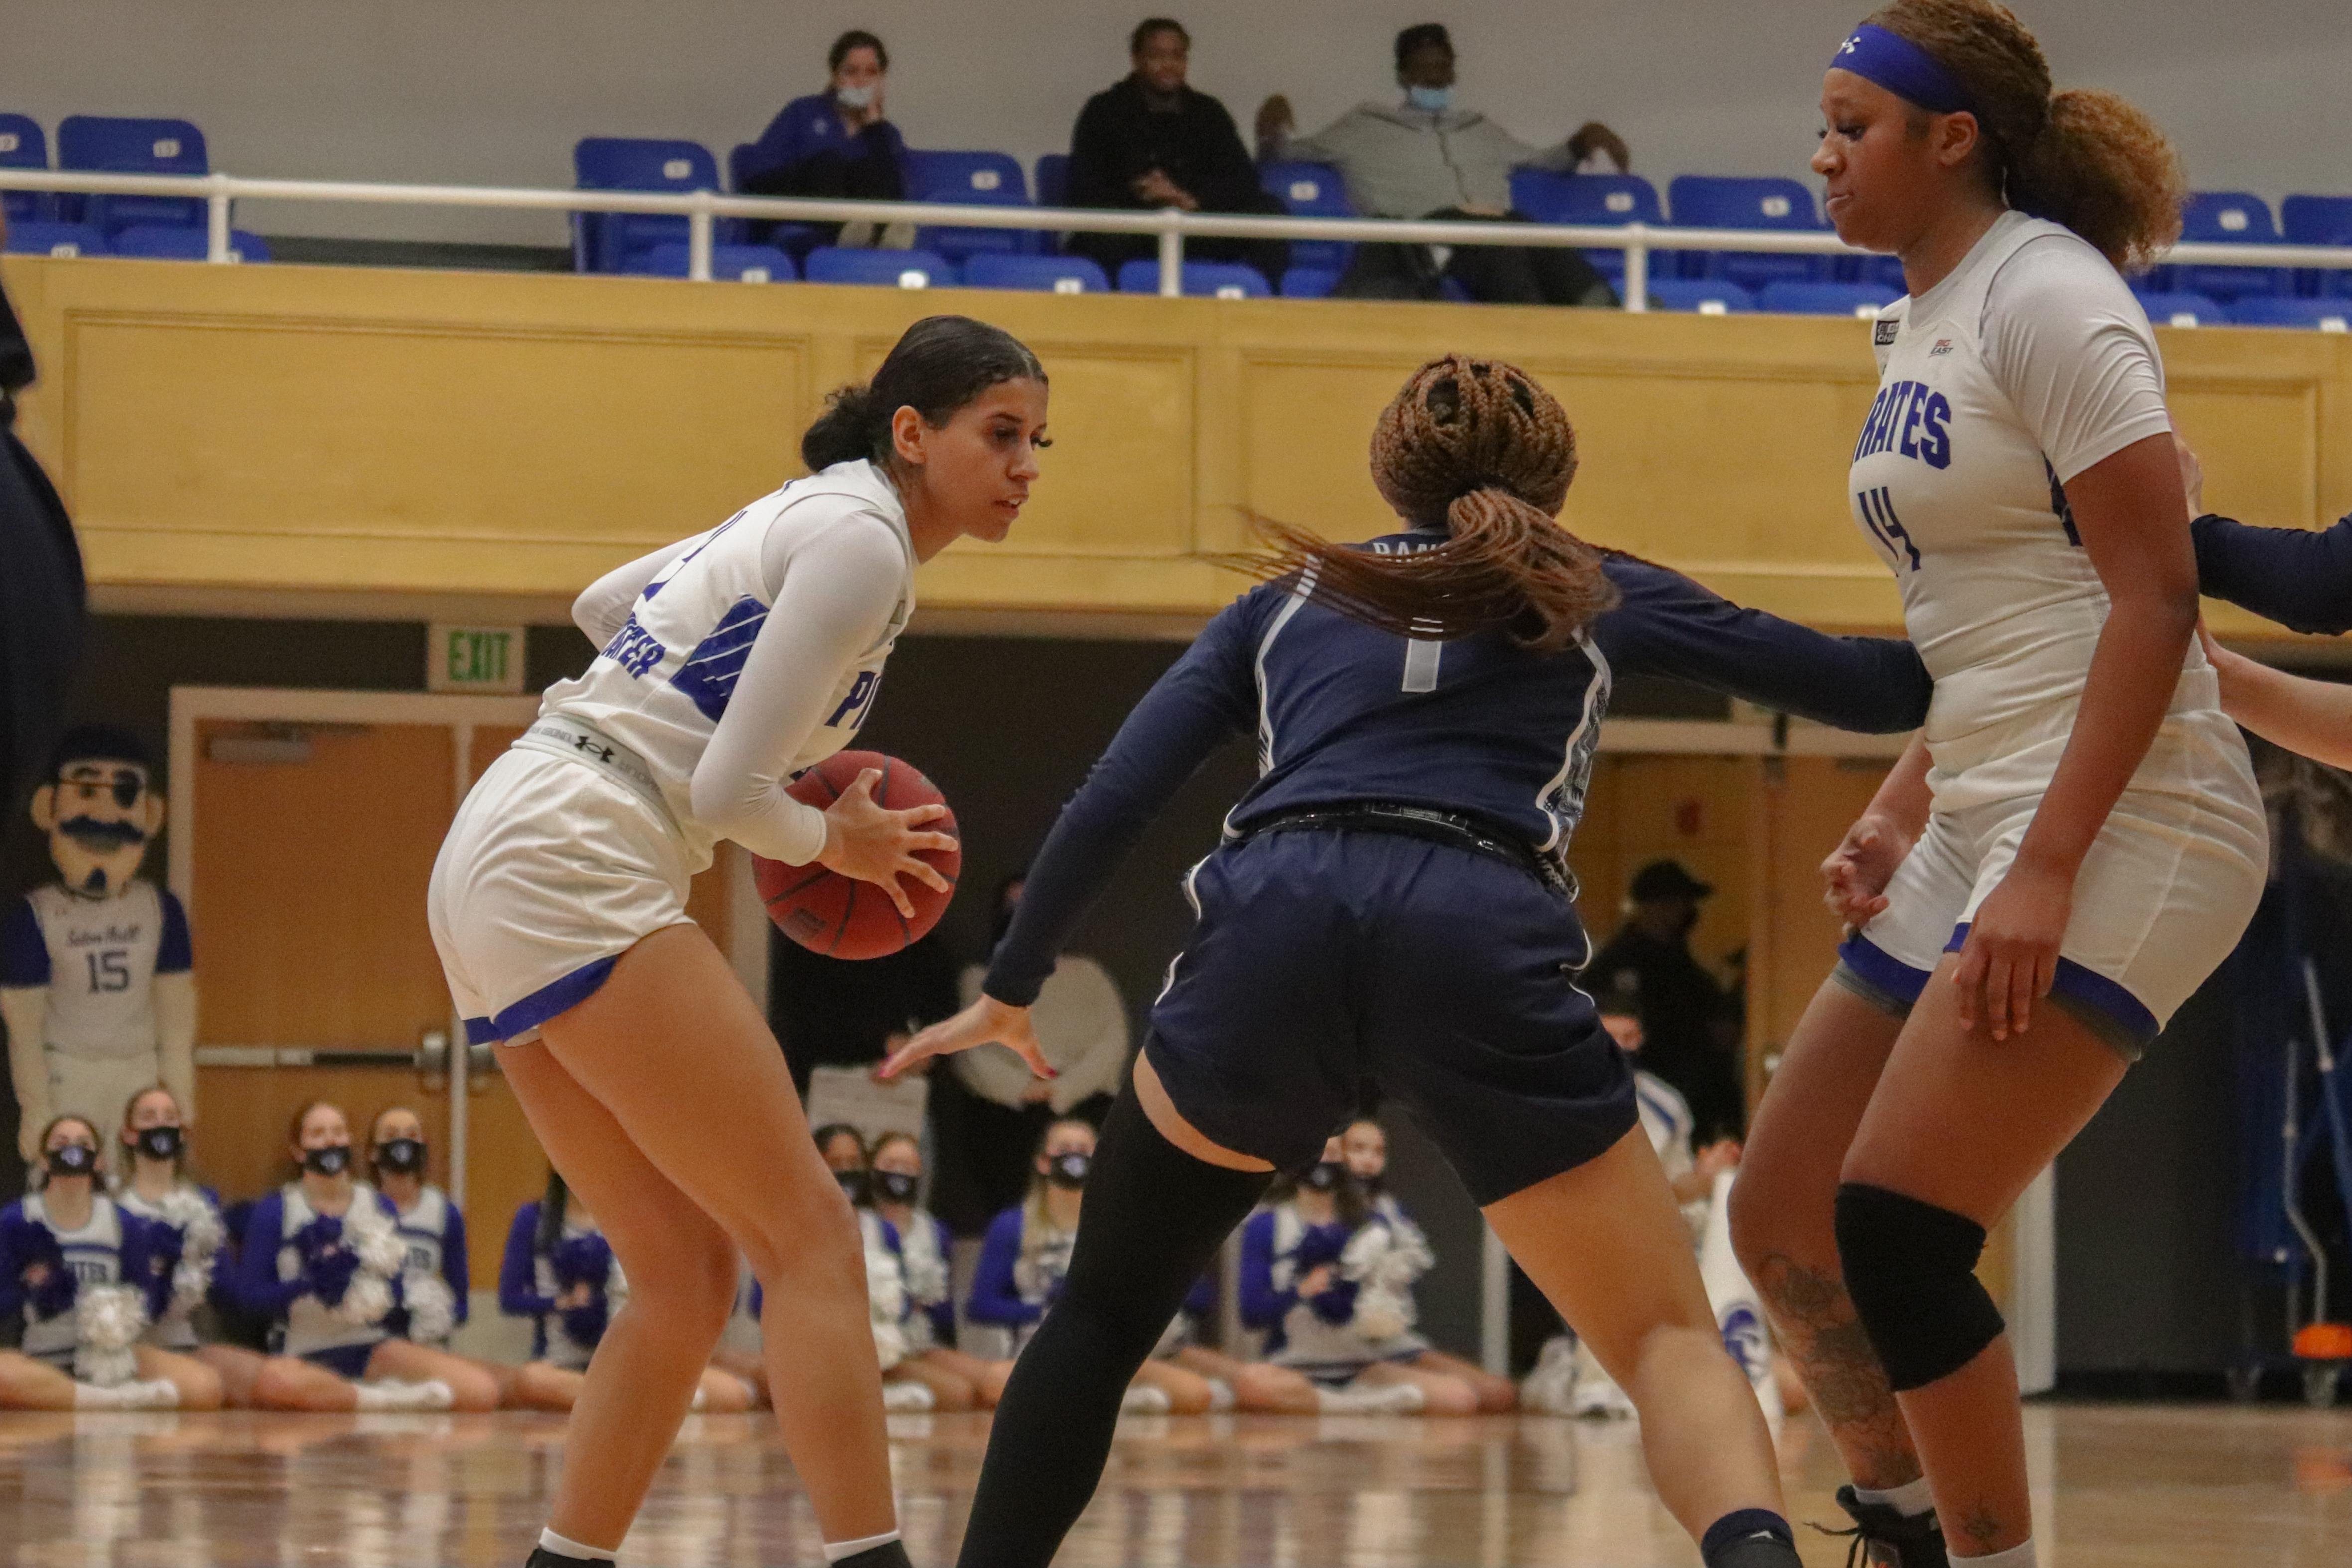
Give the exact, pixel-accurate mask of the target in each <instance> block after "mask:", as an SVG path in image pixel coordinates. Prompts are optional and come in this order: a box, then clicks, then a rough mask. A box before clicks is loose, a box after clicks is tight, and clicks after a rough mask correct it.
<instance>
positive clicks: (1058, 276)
mask: <svg viewBox="0 0 2352 1568" xmlns="http://www.w3.org/2000/svg"><path fill="white" fill-rule="evenodd" d="M963 280H964V286H965V287H966V288H970V289H1031V290H1034V291H1035V292H1037V293H1041V294H1108V293H1109V292H1110V279H1108V278H1106V277H1105V276H1103V269H1102V268H1099V267H1097V266H1096V265H1095V264H1094V263H1093V262H1092V261H1089V260H1087V258H1085V257H1083V256H1005V255H1002V254H1000V253H996V252H991V251H982V253H981V254H980V255H978V256H975V257H973V258H971V259H970V260H968V261H966V262H965V263H964V264H963Z"/></svg>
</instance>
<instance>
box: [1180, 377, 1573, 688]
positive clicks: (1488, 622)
mask: <svg viewBox="0 0 2352 1568" xmlns="http://www.w3.org/2000/svg"><path fill="white" fill-rule="evenodd" d="M1576 460H1577V459H1576V430H1575V427H1574V426H1571V425H1570V423H1569V420H1568V415H1567V413H1566V412H1565V411H1564V410H1563V409H1562V408H1561V407H1560V405H1559V402H1558V401H1557V400H1556V399H1554V398H1553V396H1552V395H1551V394H1549V392H1546V391H1545V390H1544V389H1543V388H1542V387H1541V386H1539V385H1538V384H1536V382H1535V381H1534V379H1533V378H1532V377H1530V376H1528V374H1527V373H1526V372H1524V371H1521V370H1519V369H1518V368H1517V367H1516V366H1514V365H1508V364H1505V363H1501V362H1499V361H1495V360H1474V359H1469V358H1466V357H1465V356H1463V355H1461V354H1448V355H1447V356H1446V357H1445V358H1444V359H1440V360H1433V361H1431V362H1430V363H1428V364H1425V365H1423V366H1422V367H1421V369H1420V370H1418V371H1416V372H1414V373H1413V376H1412V379H1411V380H1410V381H1408V382H1406V383H1405V384H1404V387H1403V389H1402V391H1400V392H1399V393H1398V394H1397V395H1396V397H1395V398H1394V399H1393V400H1392V401H1391V403H1390V404H1389V405H1388V407H1387V408H1385V409H1384V410H1382V411H1381V417H1380V423H1379V424H1378V425H1377V426H1374V427H1373V430H1372V448H1371V468H1372V483H1373V484H1374V485H1375V486H1376V487H1378V488H1379V489H1380V492H1381V499H1382V500H1386V501H1387V502H1388V503H1389V505H1391V507H1394V508H1395V509H1396V512H1397V515H1398V516H1400V517H1402V518H1403V519H1404V520H1405V521H1408V522H1410V523H1412V524H1413V525H1414V526H1415V527H1417V528H1428V529H1440V528H1442V529H1443V530H1444V532H1445V534H1446V535H1447V538H1446V540H1445V542H1444V543H1442V544H1435V545H1432V546H1431V547H1429V548H1428V549H1425V550H1417V551H1413V552H1409V553H1404V554H1396V555H1386V554H1381V553H1378V552H1371V551H1365V550H1358V549H1353V548H1349V547H1347V546H1344V545H1337V544H1333V543H1331V542H1328V541H1327V540H1323V539H1320V538H1318V537H1317V536H1316V535H1315V534H1312V533H1310V532H1307V531H1305V530H1303V529H1297V528H1292V527H1290V526H1288V525H1286V524H1284V523H1277V522H1271V521H1260V522H1259V524H1258V527H1259V530H1260V531H1261V532H1262V533H1264V534H1265V536H1266V538H1267V541H1268V542H1269V543H1270V544H1272V545H1273V546H1274V549H1273V551H1272V552H1271V553H1268V554H1264V555H1245V556H1238V557H1233V558H1229V559H1228V560H1227V562H1226V563H1227V564H1229V565H1233V566H1236V567H1238V568H1240V569H1241V570H1243V571H1245V572H1248V573H1251V574H1253V575H1255V576H1259V577H1265V578H1276V577H1282V576H1287V575H1290V574H1298V575H1299V576H1300V577H1301V578H1302V579H1303V580H1306V581H1308V582H1311V584H1313V588H1312V591H1313V593H1314V595H1315V597H1316V598H1317V599H1318V600H1320V601H1322V602H1324V603H1326V604H1328V605H1330V606H1331V607H1332V608H1333V609H1336V610H1338V611H1339V612H1340V613H1341V614H1343V615H1346V616H1350V617H1352V618H1354V619H1356V620H1360V621H1363V622H1365V623H1366V624H1368V625H1370V626H1378V627H1379V628H1380V629H1381V630H1382V631H1385V632H1391V633H1393V634H1395V635H1397V636H1399V637H1421V638H1425V639H1431V640H1436V641H1451V640H1453V639H1454V638H1457V637H1469V636H1471V635H1472V634H1474V633H1476V632H1482V631H1487V630H1492V629H1496V628H1501V629H1502V630H1504V631H1505V632H1506V633H1507V635H1508V636H1509V637H1510V639H1511V640H1512V641H1513V642H1515V643H1517V645H1519V646H1520V647H1525V648H1528V649H1530V650H1532V651H1535V652H1538V653H1550V652H1554V651H1557V650H1558V649H1559V648H1563V647H1567V646H1569V645H1570V643H1572V642H1574V641H1575V640H1576V639H1577V637H1579V636H1580V634H1581V633H1582V632H1583V630H1584V628H1585V627H1586V626H1589V625H1591V622H1592V620H1593V617H1595V616H1598V615H1600V614H1601V612H1602V611H1604V610H1606V609H1608V608H1609V607H1610V606H1611V605H1613V604H1615V603H1616V597H1617V595H1616V589H1615V588H1614V587H1613V586H1612V584H1611V583H1610V582H1609V580H1608V578H1607V577H1605V576H1603V575H1602V574H1601V555H1600V552H1598V551H1596V550H1594V549H1593V548H1592V547H1591V545H1589V544H1587V543H1585V542H1583V541H1582V540H1580V539H1579V538H1577V537H1576V536H1575V535H1574V534H1572V533H1570V532H1569V531H1567V530H1566V529H1564V528H1562V527H1561V526H1560V525H1559V521H1557V514H1558V513H1559V509H1560V505H1561V503H1562V502H1564V501H1565V500H1567V499H1568V487H1569V484H1570V481H1571V480H1572V479H1575V478H1576Z"/></svg>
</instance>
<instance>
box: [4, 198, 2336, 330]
mask: <svg viewBox="0 0 2352 1568" xmlns="http://www.w3.org/2000/svg"><path fill="white" fill-rule="evenodd" d="M0 190H9V191H56V192H63V193H67V194H69V195H138V196H182V197H193V198H196V199H199V200H202V201H203V202H205V204H206V214H205V217H206V222H205V230H206V236H207V238H206V246H205V259H207V260H209V261H215V262H228V261H234V260H236V254H235V252H234V251H233V250H232V249H231V247H230V242H229V207H230V205H231V204H232V203H234V202H236V201H237V200H239V199H247V200H253V201H298V202H355V203H362V204H368V205H378V206H460V207H500V208H506V209H509V210H523V211H544V212H565V213H581V212H590V213H644V214H655V215H666V216H678V217H683V218H685V219H686V222H687V276H688V278H690V279H695V280H697V281H699V282H709V281H710V277H711V271H710V267H711V250H712V246H713V243H714V236H715V234H716V231H717V224H718V220H719V219H720V218H722V217H742V218H758V219H762V220H767V221H781V222H798V223H856V222H861V221H863V222H876V223H910V224H916V225H919V226H936V227H942V228H1006V229H1034V230H1044V231H1054V232H1061V233H1078V234H1141V235H1150V236H1154V237H1157V239H1158V241H1159V248H1160V293H1161V294H1163V295H1169V296H1173V295H1179V294H1181V293H1182V292H1183V291H1184V290H1183V265H1184V242H1185V240H1186V239H1187V238H1188V237H1191V238H1202V239H1224V238H1234V239H1332V240H1341V241H1351V240H1352V241H1356V242H1359V243H1370V244H1383V243H1385V244H1406V245H1444V246H1457V245H1514V246H1538V247H1575V248H1577V249H1580V250H1618V251H1622V252H1623V253H1624V256H1625V277H1624V284H1623V287H1622V289H1620V293H1622V296H1623V298H1624V308H1625V309H1626V310H1633V311H1642V310H1647V309H1648V308H1649V298H1648V296H1649V284H1650V258H1651V253H1652V252H1653V251H1657V250H1738V251H1764V252H1770V253H1775V254H1782V255H1793V256H1864V255H1867V254H1869V253H1868V252H1866V251H1861V250H1856V249H1854V248H1853V247H1850V246H1848V245H1845V244H1843V242H1842V241H1840V240H1839V239H1838V237H1836V236H1835V235H1834V234H1830V233H1827V232H1822V231H1806V230H1790V229H1745V228H1737V229H1734V228H1674V227H1654V226H1650V225H1647V224H1641V223H1630V224H1611V225H1601V224H1541V223H1507V224H1506V223H1493V222H1475V221H1473V222H1451V223H1441V222H1433V221H1428V220H1423V219H1410V220H1407V219H1397V218H1330V217H1265V216H1241V215H1237V214H1227V213H1188V212H1183V211H1181V210H1179V209H1177V208H1173V207H1171V208H1167V209H1164V210H1162V211H1159V212H1122V211H1105V210H1102V209H1100V208H1076V207H1030V206H1003V205H971V206H966V205H961V204H960V203H954V202H860V201H827V200H814V199H805V198H801V197H786V196H735V195H721V194H719V192H716V191H692V192H680V193H675V194H673V193H669V192H662V191H577V190H574V191H545V190H523V189H516V188H511V187H506V186H498V185H394V184H361V183H357V182H347V181H330V180H253V179H242V178H239V177H237V176H236V175H233V174H86V173H82V172H80V171H77V170H70V169H0ZM2163 259H2164V261H2165V262H2166V263H2176V262H2181V263H2192V264H2202V265H2209V266H2221V267H2288V268H2326V269H2330V270H2352V246H2318V245H2217V244H2210V243H2203V242H2199V243H2184V244H2180V245H2176V246H2174V247H2172V249H2171V250H2170V251H2168V252H2167V253H2166V255H2165V257H2164V258H2163Z"/></svg>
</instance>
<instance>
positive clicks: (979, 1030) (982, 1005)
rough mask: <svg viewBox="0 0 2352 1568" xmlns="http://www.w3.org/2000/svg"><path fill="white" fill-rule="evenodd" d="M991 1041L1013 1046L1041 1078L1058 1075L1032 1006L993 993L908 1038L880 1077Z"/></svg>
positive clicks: (886, 1076) (895, 1052) (892, 1056)
mask: <svg viewBox="0 0 2352 1568" xmlns="http://www.w3.org/2000/svg"><path fill="white" fill-rule="evenodd" d="M992 1041H993V1042H994V1043H995V1044H997V1045H1000V1046H1010V1047H1013V1051H1014V1052H1015V1053H1017V1054H1018V1055H1019V1056H1020V1058H1021V1059H1022V1060H1023V1061H1024V1062H1027V1063H1028V1064H1029V1070H1030V1071H1031V1072H1033V1073H1035V1074H1036V1075H1037V1076H1038V1077H1039V1078H1054V1077H1056V1076H1058V1075H1056V1074H1055V1071H1054V1068H1053V1067H1052V1066H1051V1064H1049V1063H1048V1062H1047V1061H1046V1060H1045V1048H1044V1047H1041V1046H1039V1045H1038V1044H1037V1031H1036V1030H1035V1029H1034V1028H1033V1027H1031V1026H1030V1023H1029V1009H1028V1008H1026V1007H1014V1006H1011V1005H1008V1004H1005V1003H1003V1002H999V1001H998V1000H997V999H996V998H995V997H993V996H982V998H981V999H980V1000H979V1001H977V1002H974V1003H973V1004H972V1005H971V1006H969V1007H966V1008H965V1009H964V1010H963V1011H962V1012H961V1013H958V1014H957V1015H956V1016H954V1017H952V1018H944V1019H941V1020H940V1022H939V1023H936V1024H933V1025H932V1026H930V1027H929V1028H928V1029H925V1030H924V1031H923V1032H922V1033H921V1034H919V1035H917V1036H916V1037H914V1038H913V1039H911V1040H908V1042H907V1043H906V1044H905V1045H903V1046H901V1047H898V1049H897V1050H896V1051H893V1052H892V1053H891V1055H890V1059H889V1060H888V1061H886V1062H884V1063H883V1064H882V1070H881V1072H880V1074H879V1075H878V1076H880V1077H882V1078H886V1079H892V1078H897V1077H898V1075H899V1074H900V1073H902V1072H905V1071H906V1070H907V1069H908V1068H910V1067H913V1066H914V1065H915V1064H916V1063H917V1062H921V1061H929V1059H930V1058H933V1057H944V1056H950V1055H952V1054H953V1053H955V1052H957V1051H968V1050H970V1049H971V1048H972V1047H974V1046H984V1045H987V1044H989V1043H990V1042H992Z"/></svg>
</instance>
